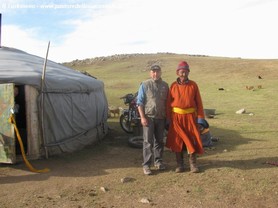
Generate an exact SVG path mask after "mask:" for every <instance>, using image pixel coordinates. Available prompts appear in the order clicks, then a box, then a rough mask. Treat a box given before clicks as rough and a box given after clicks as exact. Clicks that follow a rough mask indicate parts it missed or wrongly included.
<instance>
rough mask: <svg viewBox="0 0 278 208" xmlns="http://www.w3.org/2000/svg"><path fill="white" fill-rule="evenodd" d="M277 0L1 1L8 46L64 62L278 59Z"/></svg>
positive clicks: (3, 33) (3, 40)
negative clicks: (154, 57) (145, 57)
mask: <svg viewBox="0 0 278 208" xmlns="http://www.w3.org/2000/svg"><path fill="white" fill-rule="evenodd" d="M277 10H278V0H40V1H38V0H1V2H0V13H1V14H2V21H1V23H2V28H1V46H6V47H12V48H17V49H19V50H23V51H26V52H28V53H30V54H35V55H38V56H41V57H45V56H46V53H47V46H48V43H50V47H49V52H48V59H50V60H52V61H56V62H59V63H62V62H69V61H72V60H76V59H79V60H82V59H86V58H95V57H101V56H110V55H115V54H132V53H163V52H167V53H177V54H190V55H207V56H220V57H231V58H233V57H240V58H248V59H278V41H277V37H278V31H277V29H276V27H277V23H276V22H277V19H278V12H277Z"/></svg>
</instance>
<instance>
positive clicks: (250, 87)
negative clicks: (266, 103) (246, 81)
mask: <svg viewBox="0 0 278 208" xmlns="http://www.w3.org/2000/svg"><path fill="white" fill-rule="evenodd" d="M246 89H247V90H254V86H246Z"/></svg>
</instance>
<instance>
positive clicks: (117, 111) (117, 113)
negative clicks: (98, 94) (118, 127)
mask: <svg viewBox="0 0 278 208" xmlns="http://www.w3.org/2000/svg"><path fill="white" fill-rule="evenodd" d="M108 109H109V115H110V117H111V116H112V114H113V117H116V116H117V117H119V116H120V108H119V107H117V108H115V107H108Z"/></svg>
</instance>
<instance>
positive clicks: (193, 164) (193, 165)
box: [189, 153, 200, 173]
mask: <svg viewBox="0 0 278 208" xmlns="http://www.w3.org/2000/svg"><path fill="white" fill-rule="evenodd" d="M196 161H197V155H196V153H193V154H190V155H189V164H190V171H191V172H192V173H199V172H200V170H199V168H198V167H197V164H196Z"/></svg>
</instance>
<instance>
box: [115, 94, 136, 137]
mask: <svg viewBox="0 0 278 208" xmlns="http://www.w3.org/2000/svg"><path fill="white" fill-rule="evenodd" d="M137 95H138V93H135V94H132V93H129V94H126V95H125V96H123V97H121V98H120V99H123V102H124V104H125V105H127V106H128V108H127V109H123V111H122V113H121V116H120V125H121V127H122V129H123V130H124V131H125V132H126V133H128V134H132V133H133V128H134V127H136V126H138V125H140V116H139V112H138V109H137V105H136V100H137Z"/></svg>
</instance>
